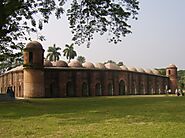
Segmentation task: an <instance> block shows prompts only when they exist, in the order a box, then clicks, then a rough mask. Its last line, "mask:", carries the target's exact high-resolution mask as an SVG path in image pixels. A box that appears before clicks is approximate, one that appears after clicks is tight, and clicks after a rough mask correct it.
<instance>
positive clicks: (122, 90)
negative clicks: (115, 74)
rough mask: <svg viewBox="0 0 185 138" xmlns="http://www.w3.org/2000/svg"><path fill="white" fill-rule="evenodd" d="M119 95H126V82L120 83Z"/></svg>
mask: <svg viewBox="0 0 185 138" xmlns="http://www.w3.org/2000/svg"><path fill="white" fill-rule="evenodd" d="M119 95H125V82H124V81H123V80H121V81H120V82H119Z"/></svg>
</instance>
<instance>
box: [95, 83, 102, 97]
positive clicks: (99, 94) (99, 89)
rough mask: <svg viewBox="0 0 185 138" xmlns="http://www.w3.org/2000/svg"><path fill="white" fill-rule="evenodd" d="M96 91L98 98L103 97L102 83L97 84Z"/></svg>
mask: <svg viewBox="0 0 185 138" xmlns="http://www.w3.org/2000/svg"><path fill="white" fill-rule="evenodd" d="M95 90H96V96H101V95H102V89H101V84H100V83H97V84H96V86H95Z"/></svg>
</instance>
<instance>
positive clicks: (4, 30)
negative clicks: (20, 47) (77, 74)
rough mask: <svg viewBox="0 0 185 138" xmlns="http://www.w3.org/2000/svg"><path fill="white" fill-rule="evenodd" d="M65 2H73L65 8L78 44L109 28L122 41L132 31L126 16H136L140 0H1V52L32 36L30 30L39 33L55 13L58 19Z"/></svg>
mask: <svg viewBox="0 0 185 138" xmlns="http://www.w3.org/2000/svg"><path fill="white" fill-rule="evenodd" d="M65 3H68V4H70V5H71V7H70V8H69V9H66V11H67V16H68V20H69V23H70V28H71V29H72V33H73V34H74V37H73V40H74V41H75V43H77V44H81V43H84V42H85V41H88V42H89V41H90V40H91V39H92V38H93V34H94V33H96V32H97V33H100V34H101V35H103V34H104V33H105V32H108V34H110V36H111V37H110V41H113V42H114V43H117V42H118V41H121V38H120V37H121V36H125V35H126V34H128V33H130V32H131V31H130V30H129V28H130V25H128V24H127V23H126V22H127V20H128V19H129V18H130V17H132V18H133V19H136V15H137V11H138V10H139V7H138V5H139V2H138V1H137V0H117V1H114V0H81V1H77V0H73V1H68V0H42V1H41V0H29V1H25V0H11V1H10V0H1V1H0V53H3V52H6V50H8V49H9V50H10V49H17V43H18V42H21V41H22V40H24V39H25V40H30V37H29V35H30V33H37V34H38V30H42V29H43V25H44V24H45V23H48V21H49V18H50V16H51V15H52V14H54V15H55V16H56V18H57V19H59V18H60V17H61V15H62V14H63V13H64V9H63V7H64V4H65ZM38 39H41V40H44V37H43V36H38Z"/></svg>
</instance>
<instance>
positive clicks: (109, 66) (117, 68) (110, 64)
mask: <svg viewBox="0 0 185 138" xmlns="http://www.w3.org/2000/svg"><path fill="white" fill-rule="evenodd" d="M105 67H106V68H107V69H113V70H121V68H120V67H119V66H118V65H117V64H115V63H107V64H105Z"/></svg>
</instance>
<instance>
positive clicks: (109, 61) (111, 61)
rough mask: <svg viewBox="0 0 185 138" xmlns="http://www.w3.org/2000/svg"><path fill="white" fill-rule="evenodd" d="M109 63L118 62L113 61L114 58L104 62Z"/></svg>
mask: <svg viewBox="0 0 185 138" xmlns="http://www.w3.org/2000/svg"><path fill="white" fill-rule="evenodd" d="M107 63H114V64H116V62H115V61H113V60H108V61H107V62H104V64H107Z"/></svg>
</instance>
